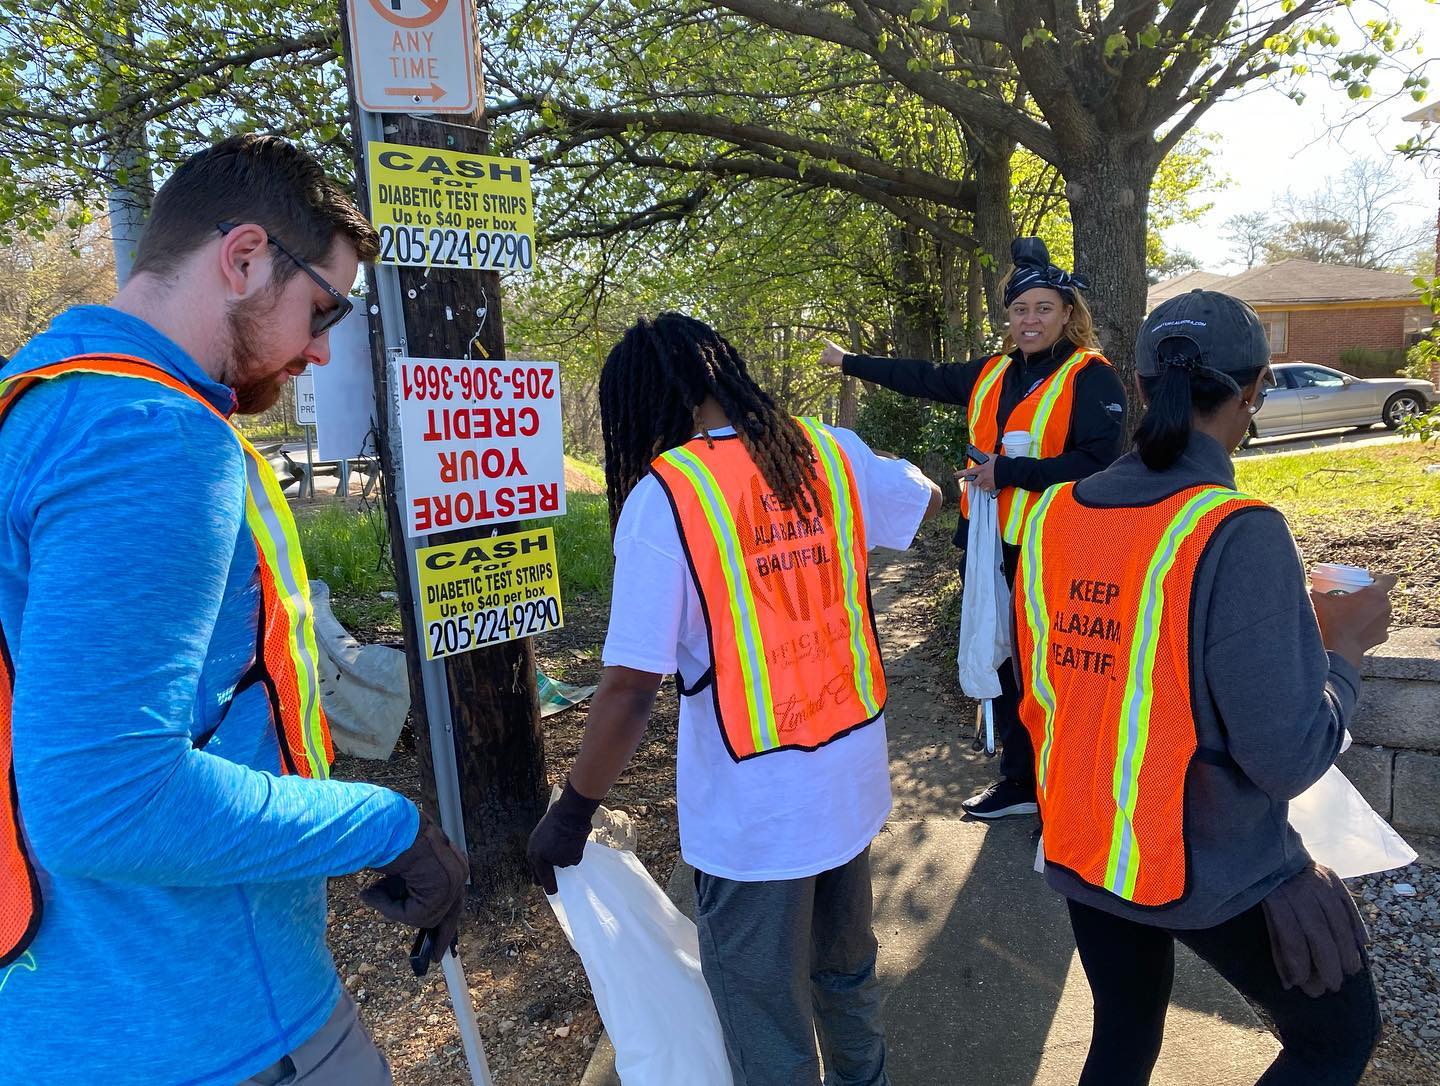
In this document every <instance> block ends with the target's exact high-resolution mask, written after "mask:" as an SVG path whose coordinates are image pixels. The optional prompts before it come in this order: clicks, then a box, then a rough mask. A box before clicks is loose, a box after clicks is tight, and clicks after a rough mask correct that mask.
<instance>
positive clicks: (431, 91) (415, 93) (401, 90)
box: [385, 83, 445, 102]
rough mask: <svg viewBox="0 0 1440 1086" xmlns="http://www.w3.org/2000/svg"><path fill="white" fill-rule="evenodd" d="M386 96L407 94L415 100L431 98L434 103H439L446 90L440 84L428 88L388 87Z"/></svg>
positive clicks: (433, 84) (432, 84)
mask: <svg viewBox="0 0 1440 1086" xmlns="http://www.w3.org/2000/svg"><path fill="white" fill-rule="evenodd" d="M385 93H386V94H407V95H410V96H411V97H414V98H429V99H430V100H431V101H432V102H438V101H440V99H442V98H444V97H445V88H444V87H442V86H441V85H440V84H439V83H431V84H430V85H429V86H428V87H386V88H385Z"/></svg>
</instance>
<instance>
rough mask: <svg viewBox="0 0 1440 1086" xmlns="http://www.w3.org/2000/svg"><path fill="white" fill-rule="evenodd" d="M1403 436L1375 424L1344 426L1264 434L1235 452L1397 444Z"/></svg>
mask: <svg viewBox="0 0 1440 1086" xmlns="http://www.w3.org/2000/svg"><path fill="white" fill-rule="evenodd" d="M1401 440H1402V439H1401V437H1400V436H1399V435H1398V434H1396V433H1395V432H1394V431H1393V430H1386V429H1385V428H1384V427H1381V426H1374V427H1371V428H1369V429H1365V430H1356V429H1354V428H1353V427H1351V428H1349V429H1345V430H1331V431H1322V432H1320V433H1314V434H1300V435H1297V436H1295V437H1263V438H1260V439H1258V440H1256V441H1254V442H1253V443H1251V445H1250V446H1249V448H1245V449H1240V450H1238V451H1237V452H1236V453H1235V456H1236V457H1237V458H1240V457H1247V456H1274V455H1277V454H1282V453H1301V452H1311V451H1313V450H1315V449H1328V448H1331V447H1332V446H1336V445H1344V446H1347V447H1356V448H1358V447H1362V446H1366V445H1394V444H1397V443H1398V442H1399V441H1401Z"/></svg>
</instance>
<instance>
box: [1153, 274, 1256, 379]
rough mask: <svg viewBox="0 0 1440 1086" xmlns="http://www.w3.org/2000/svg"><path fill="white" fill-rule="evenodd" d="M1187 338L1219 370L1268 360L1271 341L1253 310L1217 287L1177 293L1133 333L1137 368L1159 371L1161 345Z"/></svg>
mask: <svg viewBox="0 0 1440 1086" xmlns="http://www.w3.org/2000/svg"><path fill="white" fill-rule="evenodd" d="M1174 339H1181V340H1189V341H1190V342H1191V343H1193V344H1194V345H1195V347H1196V349H1197V350H1198V351H1199V353H1200V359H1199V361H1200V362H1201V364H1202V365H1204V366H1205V367H1207V368H1209V369H1213V370H1219V371H1220V372H1221V373H1226V374H1229V373H1239V372H1243V371H1245V370H1253V369H1255V368H1256V367H1257V366H1265V365H1268V364H1269V362H1270V341H1269V340H1268V339H1266V338H1265V326H1264V325H1262V324H1261V323H1260V318H1259V317H1257V316H1256V315H1255V310H1253V309H1251V308H1250V307H1249V306H1248V305H1246V304H1245V303H1244V302H1242V301H1241V300H1240V299H1239V298H1233V297H1231V296H1230V295H1229V294H1221V293H1220V292H1219V291H1218V290H1192V291H1190V292H1188V293H1186V294H1177V295H1175V297H1173V298H1169V299H1167V300H1165V301H1163V302H1161V303H1160V304H1159V305H1157V306H1156V307H1155V308H1154V309H1153V310H1151V312H1150V315H1149V316H1148V317H1146V318H1145V323H1144V324H1143V325H1141V326H1140V334H1139V335H1138V336H1136V337H1135V372H1136V373H1138V374H1139V375H1140V376H1141V377H1154V376H1156V375H1157V374H1159V372H1160V354H1159V347H1160V344H1162V343H1164V342H1165V341H1166V340H1174Z"/></svg>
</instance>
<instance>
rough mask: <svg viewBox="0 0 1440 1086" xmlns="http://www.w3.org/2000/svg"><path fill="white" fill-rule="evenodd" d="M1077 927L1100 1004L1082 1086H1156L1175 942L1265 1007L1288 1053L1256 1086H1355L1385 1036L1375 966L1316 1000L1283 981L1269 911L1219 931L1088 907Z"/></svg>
mask: <svg viewBox="0 0 1440 1086" xmlns="http://www.w3.org/2000/svg"><path fill="white" fill-rule="evenodd" d="M1068 904H1069V906H1070V927H1071V928H1072V929H1073V930H1074V932H1075V945H1076V946H1077V947H1078V948H1079V950H1080V962H1081V964H1082V965H1084V967H1085V977H1086V979H1087V980H1089V982H1090V991H1091V993H1092V995H1093V996H1094V999H1095V1027H1094V1031H1093V1033H1092V1034H1091V1037H1090V1054H1089V1056H1088V1057H1087V1058H1086V1060H1085V1070H1084V1073H1083V1074H1081V1076H1080V1086H1146V1083H1148V1082H1149V1081H1150V1072H1151V1071H1152V1070H1153V1069H1154V1067H1155V1060H1156V1059H1157V1058H1158V1057H1159V1055H1160V1039H1161V1036H1162V1035H1163V1033H1164V1030H1165V1011H1166V1009H1167V1008H1168V1007H1169V1005H1170V985H1171V983H1172V982H1173V981H1174V979H1175V940H1176V939H1179V940H1180V941H1181V942H1182V943H1184V944H1185V945H1186V946H1188V947H1189V948H1190V949H1191V950H1193V951H1194V952H1195V953H1196V954H1197V955H1199V956H1200V957H1201V958H1202V959H1203V960H1205V961H1206V962H1208V963H1209V964H1210V965H1211V966H1213V967H1214V969H1215V970H1216V971H1217V972H1218V973H1219V974H1220V975H1221V976H1222V977H1224V978H1225V979H1226V980H1227V981H1229V983H1230V985H1231V986H1232V987H1233V988H1235V989H1236V990H1237V991H1239V992H1240V994H1241V995H1244V996H1245V997H1246V998H1248V999H1249V1000H1251V1001H1252V1002H1253V1003H1256V1004H1258V1005H1259V1006H1261V1007H1262V1008H1264V1010H1265V1012H1266V1013H1267V1014H1268V1015H1269V1016H1270V1018H1271V1020H1272V1021H1273V1022H1274V1023H1275V1029H1276V1032H1277V1033H1278V1034H1279V1035H1280V1043H1281V1044H1282V1045H1283V1046H1284V1047H1283V1049H1282V1050H1281V1052H1280V1054H1279V1055H1278V1056H1276V1057H1275V1062H1274V1063H1272V1064H1271V1065H1270V1069H1269V1070H1268V1071H1266V1072H1265V1074H1264V1075H1263V1076H1261V1078H1260V1081H1259V1083H1257V1084H1256V1086H1355V1083H1357V1082H1359V1081H1360V1076H1361V1075H1362V1074H1363V1073H1364V1071H1365V1065H1366V1064H1367V1063H1369V1062H1370V1053H1371V1052H1372V1051H1373V1050H1374V1048H1375V1043H1376V1041H1378V1040H1379V1038H1380V1007H1379V1004H1378V1003H1377V1002H1376V1000H1375V986H1374V984H1373V983H1372V981H1371V978H1370V968H1369V965H1368V963H1367V965H1366V967H1365V968H1364V969H1362V970H1361V971H1360V972H1359V973H1356V974H1355V975H1354V976H1351V977H1347V978H1346V979H1345V984H1344V986H1343V987H1342V988H1341V989H1340V991H1339V992H1335V993H1327V994H1325V995H1322V996H1320V997H1319V998H1318V999H1311V998H1310V997H1309V996H1307V995H1305V993H1304V992H1302V991H1300V989H1299V988H1292V989H1290V990H1289V991H1286V990H1285V988H1284V987H1283V986H1282V985H1281V983H1280V977H1279V975H1278V974H1277V972H1276V970H1275V963H1274V960H1273V959H1272V958H1271V956H1270V932H1269V929H1268V928H1267V927H1266V924H1265V913H1264V911H1263V910H1262V909H1261V907H1260V906H1259V905H1256V906H1255V907H1254V908H1253V909H1251V910H1249V911H1248V912H1244V913H1241V914H1240V915H1239V916H1237V917H1235V918H1234V919H1233V920H1227V921H1226V922H1225V923H1223V924H1219V925H1217V926H1215V927H1213V928H1205V929H1203V930H1200V931H1170V930H1167V929H1165V928H1157V927H1151V926H1150V925H1148V924H1137V923H1136V922H1135V921H1133V920H1124V919H1122V918H1120V917H1118V916H1112V915H1111V914H1109V913H1106V912H1101V911H1100V910H1099V909H1092V908H1090V907H1089V906H1087V905H1080V904H1077V903H1076V902H1074V901H1070V902H1068Z"/></svg>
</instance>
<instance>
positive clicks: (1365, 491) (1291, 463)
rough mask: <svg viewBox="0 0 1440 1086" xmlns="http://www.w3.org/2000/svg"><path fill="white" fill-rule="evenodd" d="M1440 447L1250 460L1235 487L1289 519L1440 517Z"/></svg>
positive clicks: (1241, 463)
mask: <svg viewBox="0 0 1440 1086" xmlns="http://www.w3.org/2000/svg"><path fill="white" fill-rule="evenodd" d="M1432 464H1440V447H1437V446H1433V445H1432V446H1424V445H1420V444H1417V443H1415V442H1409V441H1407V442H1402V443H1400V444H1398V445H1369V446H1362V447H1360V448H1342V447H1334V448H1329V449H1317V450H1316V451H1315V452H1307V453H1290V454H1286V455H1282V456H1277V455H1268V456H1250V457H1244V458H1242V459H1240V460H1237V461H1236V463H1235V475H1236V482H1237V483H1238V484H1239V488H1240V489H1241V490H1243V491H1245V492H1246V493H1247V494H1253V495H1254V496H1255V497H1257V498H1260V499H1262V500H1264V501H1267V502H1269V503H1270V504H1272V505H1274V506H1276V507H1277V508H1278V509H1280V511H1281V512H1283V513H1284V514H1285V515H1286V516H1291V517H1323V516H1328V515H1346V516H1350V515H1355V514H1360V515H1367V514H1369V515H1374V516H1384V515H1386V514H1391V513H1409V514H1415V513H1419V514H1426V515H1429V516H1440V474H1435V473H1430V474H1427V473H1426V472H1425V468H1426V467H1427V466H1429V465H1432Z"/></svg>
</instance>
